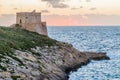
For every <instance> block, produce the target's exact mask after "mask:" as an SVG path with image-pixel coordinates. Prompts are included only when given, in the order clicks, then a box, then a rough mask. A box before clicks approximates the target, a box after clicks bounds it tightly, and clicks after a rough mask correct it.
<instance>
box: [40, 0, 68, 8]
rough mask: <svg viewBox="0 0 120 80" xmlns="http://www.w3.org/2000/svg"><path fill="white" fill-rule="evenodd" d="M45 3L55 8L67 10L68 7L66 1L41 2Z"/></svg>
mask: <svg viewBox="0 0 120 80" xmlns="http://www.w3.org/2000/svg"><path fill="white" fill-rule="evenodd" d="M41 1H43V2H47V3H48V4H50V5H51V6H52V7H53V8H67V7H69V6H68V5H66V4H64V3H63V2H64V0H41Z"/></svg>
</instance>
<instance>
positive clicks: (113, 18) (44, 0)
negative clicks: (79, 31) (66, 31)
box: [0, 0, 120, 26]
mask: <svg viewBox="0 0 120 80" xmlns="http://www.w3.org/2000/svg"><path fill="white" fill-rule="evenodd" d="M33 10H36V11H37V12H41V13H42V20H43V21H46V22H47V25H48V26H118V25H120V0H0V26H9V25H12V24H14V23H15V20H16V12H32V11H33Z"/></svg>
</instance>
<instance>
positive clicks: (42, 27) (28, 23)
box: [16, 10, 48, 36]
mask: <svg viewBox="0 0 120 80" xmlns="http://www.w3.org/2000/svg"><path fill="white" fill-rule="evenodd" d="M16 15H17V16H16V24H19V25H20V26H21V27H22V28H23V29H26V30H29V31H33V32H37V33H39V34H42V35H46V36H47V35H48V33H47V26H46V22H42V21H41V13H40V12H35V10H34V11H33V12H19V13H17V14H16Z"/></svg>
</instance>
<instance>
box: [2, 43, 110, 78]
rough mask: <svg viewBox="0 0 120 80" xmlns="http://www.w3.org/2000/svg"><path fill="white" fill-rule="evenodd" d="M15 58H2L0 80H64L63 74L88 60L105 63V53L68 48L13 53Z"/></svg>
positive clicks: (37, 49)
mask: <svg viewBox="0 0 120 80" xmlns="http://www.w3.org/2000/svg"><path fill="white" fill-rule="evenodd" d="M15 56H16V58H11V57H9V56H5V57H6V58H5V59H3V61H2V62H1V63H0V64H1V65H2V66H3V67H4V68H6V70H2V69H1V71H0V80H17V79H20V80H67V78H68V76H67V73H68V72H69V71H71V70H74V69H76V68H78V67H80V66H82V65H85V64H87V63H89V62H90V60H101V59H107V60H108V59H109V57H107V56H106V54H105V53H96V52H80V51H78V50H77V49H75V48H73V47H72V45H70V44H66V43H64V44H63V43H62V44H60V45H59V46H51V47H48V46H45V47H42V48H41V47H37V46H36V48H31V51H24V52H23V51H20V50H16V51H15Z"/></svg>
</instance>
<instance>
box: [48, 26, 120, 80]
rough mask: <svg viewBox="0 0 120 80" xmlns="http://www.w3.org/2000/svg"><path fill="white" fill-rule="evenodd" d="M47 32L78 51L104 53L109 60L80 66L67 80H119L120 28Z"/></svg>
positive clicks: (86, 28) (88, 28) (60, 28)
mask: <svg viewBox="0 0 120 80" xmlns="http://www.w3.org/2000/svg"><path fill="white" fill-rule="evenodd" d="M48 32H49V36H50V37H51V38H53V39H57V40H59V41H64V42H68V43H71V44H73V46H74V47H75V48H77V49H79V50H80V51H97V52H99V51H100V52H106V53H107V55H108V56H109V57H110V58H111V60H102V61H92V62H91V63H90V64H88V65H87V66H82V68H79V69H78V70H77V71H76V72H71V73H70V75H69V77H70V79H69V80H120V27H49V28H48Z"/></svg>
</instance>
